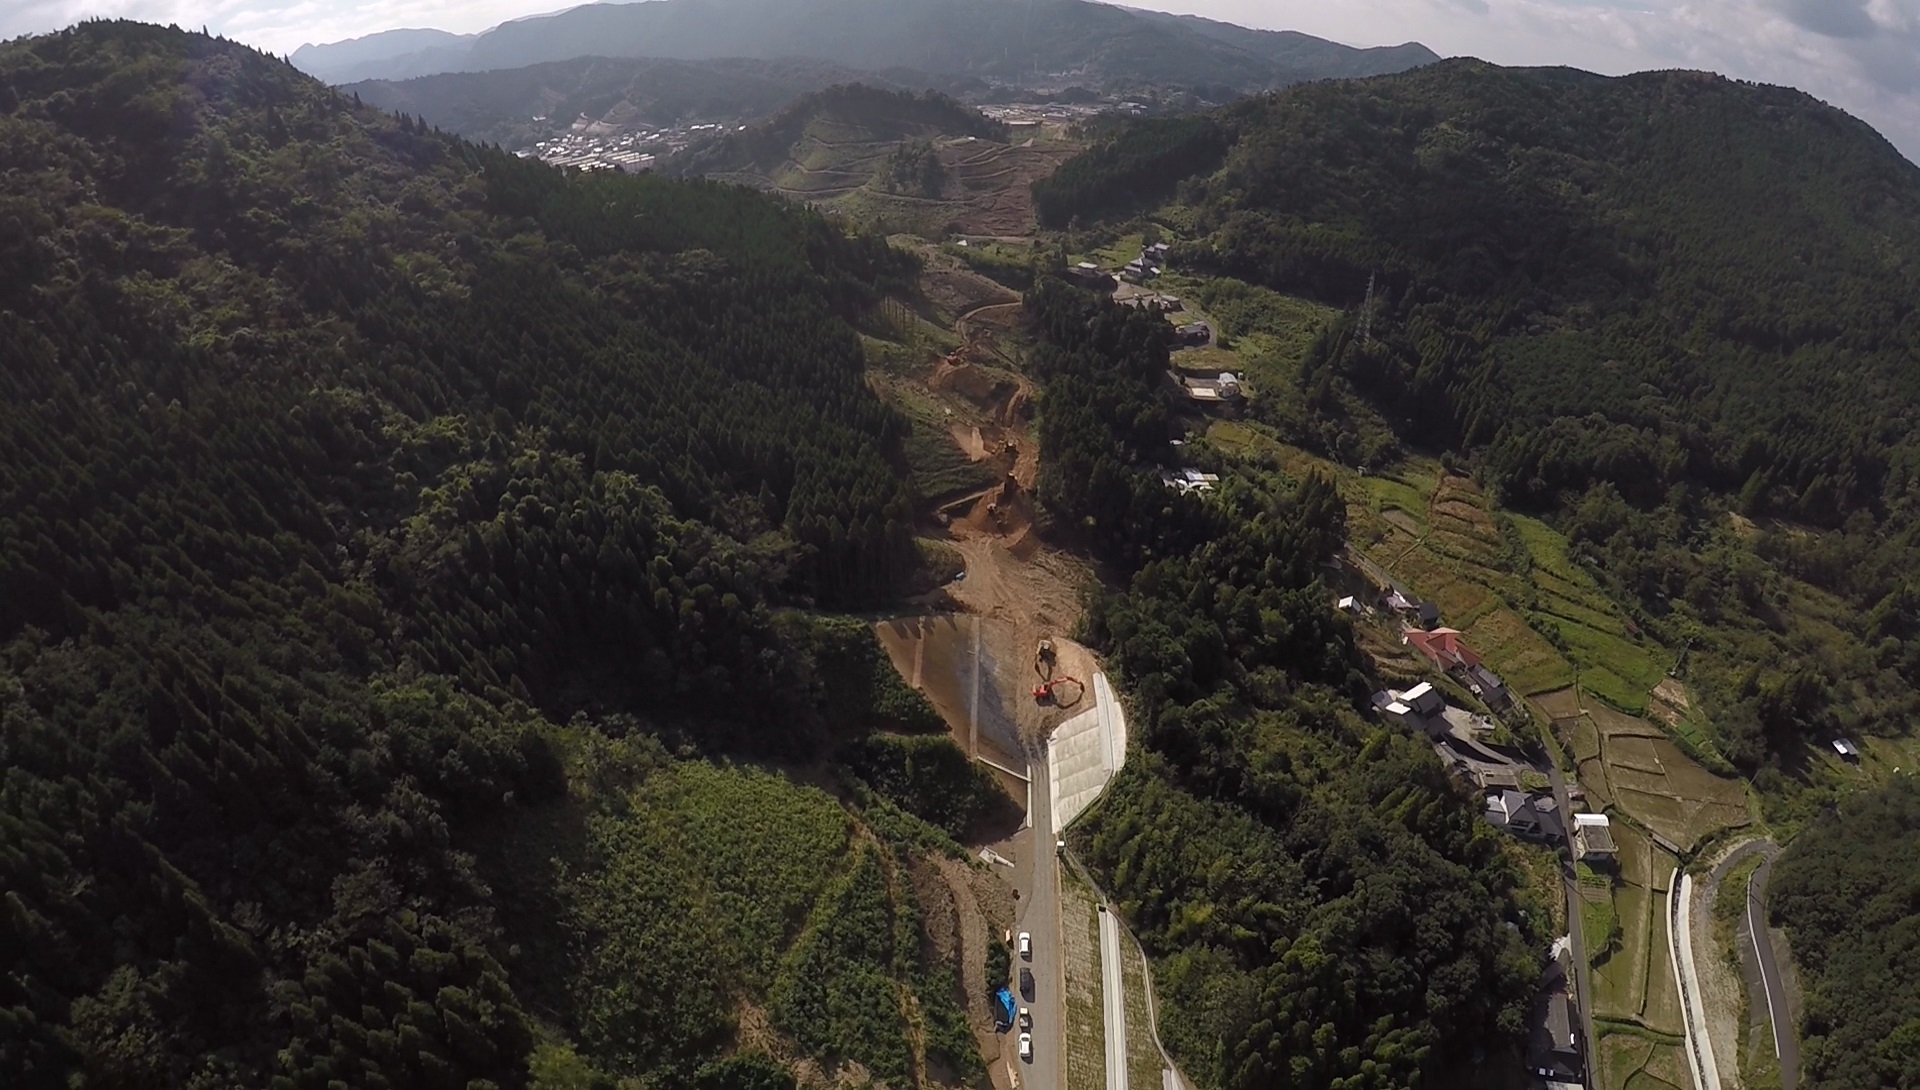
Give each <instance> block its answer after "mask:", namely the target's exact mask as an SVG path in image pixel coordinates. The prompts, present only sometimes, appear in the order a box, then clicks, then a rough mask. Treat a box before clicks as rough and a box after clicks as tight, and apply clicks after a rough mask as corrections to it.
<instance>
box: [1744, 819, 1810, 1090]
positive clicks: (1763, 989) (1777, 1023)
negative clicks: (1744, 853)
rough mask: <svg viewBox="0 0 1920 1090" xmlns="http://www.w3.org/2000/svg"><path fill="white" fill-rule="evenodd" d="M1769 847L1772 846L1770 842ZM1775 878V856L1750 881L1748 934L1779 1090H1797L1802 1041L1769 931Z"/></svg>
mask: <svg viewBox="0 0 1920 1090" xmlns="http://www.w3.org/2000/svg"><path fill="white" fill-rule="evenodd" d="M1769 846H1771V843H1770V842H1769ZM1772 877H1773V853H1772V852H1768V853H1767V858H1766V860H1765V861H1764V862H1762V863H1761V864H1760V865H1759V866H1758V867H1755V868H1754V870H1753V876H1752V877H1751V878H1748V879H1747V934H1749V935H1751V936H1752V937H1753V950H1754V953H1755V954H1756V955H1757V956H1756V958H1755V962H1756V966H1757V968H1758V969H1759V976H1760V993H1761V995H1760V996H1755V997H1754V998H1755V999H1759V998H1761V996H1764V997H1765V1001H1766V1004H1767V1019H1768V1021H1770V1022H1772V1023H1773V1054H1774V1055H1775V1056H1778V1057H1779V1058H1780V1090H1794V1088H1795V1087H1796V1086H1798V1085H1799V1084H1800V1041H1799V1039H1798V1035H1797V1034H1796V1033H1795V1032H1794V1028H1795V1027H1794V1024H1793V1012H1792V1011H1791V1010H1789V1009H1788V1008H1787V989H1786V985H1785V983H1784V978H1783V977H1781V975H1780V960H1779V958H1778V957H1777V956H1776V955H1775V953H1774V950H1773V938H1772V936H1771V935H1769V934H1768V932H1767V882H1768V880H1769V879H1771V878H1772Z"/></svg>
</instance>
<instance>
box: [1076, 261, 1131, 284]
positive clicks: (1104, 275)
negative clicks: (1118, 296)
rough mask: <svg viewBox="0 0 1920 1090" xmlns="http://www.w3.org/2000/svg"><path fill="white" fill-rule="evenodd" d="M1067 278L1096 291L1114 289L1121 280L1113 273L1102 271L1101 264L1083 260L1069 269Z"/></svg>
mask: <svg viewBox="0 0 1920 1090" xmlns="http://www.w3.org/2000/svg"><path fill="white" fill-rule="evenodd" d="M1067 279H1068V280H1071V281H1073V282H1074V283H1076V284H1079V285H1080V286H1082V287H1088V288H1093V289H1094V290H1096V291H1112V290H1113V289H1115V288H1117V287H1119V286H1120V283H1119V281H1117V280H1115V279H1114V278H1113V274H1112V273H1109V272H1104V271H1102V270H1101V268H1100V266H1098V265H1095V264H1094V263H1093V262H1091V261H1082V262H1081V263H1079V264H1078V265H1075V266H1074V267H1073V268H1071V269H1068V270H1067Z"/></svg>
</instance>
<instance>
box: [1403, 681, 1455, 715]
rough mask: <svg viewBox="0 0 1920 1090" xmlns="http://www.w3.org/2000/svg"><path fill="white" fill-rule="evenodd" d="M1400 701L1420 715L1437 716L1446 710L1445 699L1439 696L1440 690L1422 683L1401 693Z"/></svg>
mask: <svg viewBox="0 0 1920 1090" xmlns="http://www.w3.org/2000/svg"><path fill="white" fill-rule="evenodd" d="M1400 699H1401V700H1404V701H1406V702H1407V706H1408V707H1411V708H1412V709H1413V710H1414V711H1416V712H1419V713H1420V714H1421V715H1439V714H1440V713H1442V712H1444V711H1446V710H1447V701H1446V698H1445V697H1442V696H1441V695H1440V690H1438V689H1435V688H1434V687H1433V686H1432V685H1430V684H1428V683H1427V682H1424V681H1423V682H1421V683H1420V684H1418V685H1415V686H1414V687H1413V688H1411V689H1408V690H1407V691H1406V692H1404V693H1401V694H1400Z"/></svg>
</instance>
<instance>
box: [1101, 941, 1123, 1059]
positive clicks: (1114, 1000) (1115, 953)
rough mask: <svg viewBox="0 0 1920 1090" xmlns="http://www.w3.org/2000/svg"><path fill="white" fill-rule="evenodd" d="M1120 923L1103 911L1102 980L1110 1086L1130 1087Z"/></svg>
mask: <svg viewBox="0 0 1920 1090" xmlns="http://www.w3.org/2000/svg"><path fill="white" fill-rule="evenodd" d="M1120 966H1121V962H1120V924H1119V921H1117V920H1115V919H1114V918H1113V913H1111V912H1102V913H1100V981H1101V990H1102V991H1104V992H1106V996H1105V1001H1106V1015H1107V1090H1127V990H1126V988H1125V986H1124V982H1123V981H1122V980H1121V978H1120V974H1121V967H1120Z"/></svg>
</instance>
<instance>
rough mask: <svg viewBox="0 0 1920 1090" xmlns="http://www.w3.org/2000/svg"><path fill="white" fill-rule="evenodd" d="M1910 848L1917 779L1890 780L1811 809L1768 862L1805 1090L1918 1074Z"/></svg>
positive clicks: (1918, 944)
mask: <svg viewBox="0 0 1920 1090" xmlns="http://www.w3.org/2000/svg"><path fill="white" fill-rule="evenodd" d="M1916 849H1920V787H1917V786H1915V784H1914V780H1913V777H1912V776H1895V777H1894V778H1893V780H1892V782H1891V783H1889V784H1887V785H1886V786H1885V787H1882V788H1880V789H1878V790H1875V791H1872V792H1869V793H1867V794H1865V795H1863V796H1861V797H1859V798H1852V799H1848V800H1846V802H1844V803H1842V804H1841V805H1840V806H1839V807H1838V808H1837V810H1836V811H1834V812H1829V813H1827V814H1824V815H1822V816H1821V818H1820V819H1819V820H1818V821H1816V822H1814V824H1813V825H1812V826H1811V827H1810V828H1808V829H1807V831H1806V832H1804V833H1802V834H1801V835H1800V836H1799V838H1798V839H1796V840H1795V841H1794V842H1793V843H1792V844H1791V845H1789V846H1788V847H1787V850H1786V851H1785V853H1783V854H1782V855H1781V856H1780V861H1779V863H1778V864H1777V865H1776V866H1775V867H1774V870H1773V881H1772V885H1771V894H1770V900H1771V903H1772V910H1773V918H1774V922H1776V923H1778V924H1782V925H1784V926H1785V927H1786V928H1787V929H1788V934H1789V935H1791V936H1792V939H1793V955H1794V960H1795V962H1796V963H1797V965H1798V966H1799V968H1800V970H1801V972H1802V973H1803V975H1804V976H1805V978H1806V1000H1805V1015H1804V1018H1805V1024H1804V1028H1803V1030H1802V1035H1801V1041H1802V1044H1803V1045H1804V1046H1805V1051H1804V1055H1803V1057H1802V1059H1803V1061H1804V1062H1803V1072H1804V1073H1803V1081H1802V1083H1801V1085H1803V1086H1806V1087H1808V1088H1809V1090H1854V1088H1855V1087H1884V1086H1911V1085H1913V1084H1914V1083H1915V1082H1916V1081H1917V1080H1920V1017H1916V1012H1920V973H1917V972H1916V971H1915V969H1916V966H1917V965H1920V927H1916V926H1915V919H1914V906H1915V904H1916V903H1920V868H1917V867H1916V865H1915V860H1916V858H1920V852H1917V851H1916ZM1729 892H1731V891H1729Z"/></svg>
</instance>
